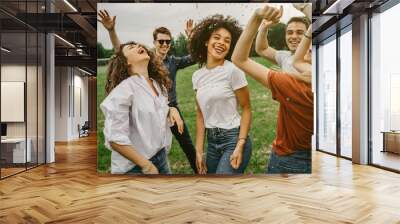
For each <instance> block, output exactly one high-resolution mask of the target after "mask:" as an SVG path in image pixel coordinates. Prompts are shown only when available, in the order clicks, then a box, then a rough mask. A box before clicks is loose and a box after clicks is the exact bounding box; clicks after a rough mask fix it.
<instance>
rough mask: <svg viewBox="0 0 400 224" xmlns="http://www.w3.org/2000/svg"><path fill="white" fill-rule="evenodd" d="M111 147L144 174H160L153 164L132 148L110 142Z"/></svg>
mask: <svg viewBox="0 0 400 224" xmlns="http://www.w3.org/2000/svg"><path fill="white" fill-rule="evenodd" d="M110 145H111V147H112V148H113V149H114V150H115V151H117V152H118V153H119V154H121V155H122V156H124V157H125V158H127V159H129V160H130V161H132V162H133V163H135V164H137V165H138V166H140V167H141V168H142V172H143V173H144V174H158V170H157V168H156V167H155V166H154V164H153V163H151V162H150V160H148V159H146V158H145V157H143V156H142V155H140V153H138V152H137V151H136V150H135V149H134V148H133V147H132V146H130V145H119V144H117V143H114V142H110Z"/></svg>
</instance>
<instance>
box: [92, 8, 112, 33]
mask: <svg viewBox="0 0 400 224" xmlns="http://www.w3.org/2000/svg"><path fill="white" fill-rule="evenodd" d="M98 15H99V17H100V19H97V20H98V21H99V22H101V23H102V24H103V26H104V27H105V28H106V29H107V30H112V29H114V27H115V19H116V16H113V17H111V16H110V14H108V12H107V10H100V11H99V13H98Z"/></svg>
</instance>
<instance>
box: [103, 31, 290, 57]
mask: <svg viewBox="0 0 400 224" xmlns="http://www.w3.org/2000/svg"><path fill="white" fill-rule="evenodd" d="M285 29H286V25H285V24H284V23H277V24H276V25H274V26H272V27H271V28H270V29H269V32H268V36H267V38H268V43H269V46H271V47H273V48H275V49H277V50H287V49H288V48H287V46H286V41H285ZM187 42H188V39H187V37H186V35H184V34H183V33H180V34H179V35H178V36H177V37H176V38H175V39H172V41H171V49H170V51H169V54H172V55H175V56H178V57H180V56H184V55H187V54H189V52H188V49H187ZM113 54H114V50H113V49H106V48H104V46H103V45H102V44H101V43H97V58H110V57H111V56H112V55H113ZM250 56H252V57H254V56H258V55H257V53H256V51H255V47H254V44H253V46H252V48H251V53H250Z"/></svg>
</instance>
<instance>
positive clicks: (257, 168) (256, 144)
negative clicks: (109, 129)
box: [97, 58, 278, 174]
mask: <svg viewBox="0 0 400 224" xmlns="http://www.w3.org/2000/svg"><path fill="white" fill-rule="evenodd" d="M255 60H256V61H258V62H259V63H262V64H264V65H266V66H267V67H270V66H271V63H270V62H269V61H266V60H265V59H262V58H255ZM197 69H198V65H193V66H190V67H187V68H185V69H183V70H180V71H178V74H177V79H176V82H177V85H176V88H177V96H178V101H179V108H180V109H181V111H182V113H183V118H184V119H185V122H186V124H187V126H188V128H189V131H190V134H191V136H192V140H193V143H194V142H195V125H196V123H195V121H196V112H195V101H194V99H195V98H194V91H193V89H192V74H193V72H194V71H195V70H197ZM105 72H106V67H105V66H100V67H98V68H97V118H98V120H97V122H98V126H97V128H98V133H97V139H98V171H99V172H100V173H107V172H110V151H109V150H107V149H106V148H105V147H104V145H103V143H104V136H103V133H102V131H103V123H104V116H103V113H102V112H101V110H100V108H99V105H100V103H101V102H102V101H103V99H104V95H105V94H104V84H105ZM247 80H248V82H249V89H250V100H251V105H252V112H253V119H252V123H251V129H250V136H251V137H252V139H253V154H252V157H251V161H250V164H249V166H248V167H247V169H246V173H250V174H251V173H264V171H265V167H266V165H267V161H268V158H269V153H270V144H271V143H272V140H273V139H274V136H275V128H276V117H277V111H278V103H277V102H275V101H273V100H272V98H271V93H270V92H269V91H268V90H267V89H265V88H264V87H263V86H261V85H260V84H259V83H257V82H256V81H254V80H253V79H251V78H249V77H247ZM168 157H169V161H170V165H171V169H172V173H174V174H192V173H193V172H192V170H191V168H190V165H189V162H188V161H187V159H186V157H185V155H184V153H183V151H182V150H181V148H180V147H179V144H178V143H177V142H176V140H175V139H173V142H172V148H171V151H170V154H169V156H168Z"/></svg>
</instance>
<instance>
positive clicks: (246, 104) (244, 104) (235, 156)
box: [230, 86, 251, 169]
mask: <svg viewBox="0 0 400 224" xmlns="http://www.w3.org/2000/svg"><path fill="white" fill-rule="evenodd" d="M235 95H236V98H237V99H238V102H239V105H240V107H241V108H242V116H241V119H240V132H239V137H238V141H237V143H236V148H235V150H234V152H233V153H232V156H231V158H230V159H231V165H232V167H233V168H235V169H237V168H239V166H240V164H241V163H242V155H243V147H244V145H245V144H246V140H247V136H248V134H249V130H250V124H251V104H250V93H249V88H248V87H247V86H246V87H243V88H240V89H238V90H235Z"/></svg>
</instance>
